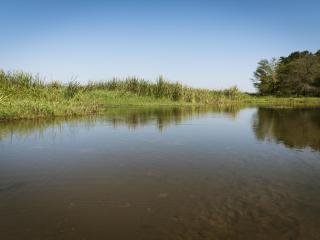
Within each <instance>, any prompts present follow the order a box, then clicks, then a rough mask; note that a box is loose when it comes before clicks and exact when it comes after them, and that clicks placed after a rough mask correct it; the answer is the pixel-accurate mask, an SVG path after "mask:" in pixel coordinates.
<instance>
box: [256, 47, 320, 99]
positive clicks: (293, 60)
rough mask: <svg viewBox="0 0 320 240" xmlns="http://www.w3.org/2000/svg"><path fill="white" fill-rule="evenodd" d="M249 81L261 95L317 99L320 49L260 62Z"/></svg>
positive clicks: (319, 78) (319, 88) (318, 92)
mask: <svg viewBox="0 0 320 240" xmlns="http://www.w3.org/2000/svg"><path fill="white" fill-rule="evenodd" d="M252 80H253V84H254V86H255V87H256V88H257V90H258V93H259V94H261V95H279V96H320V50H319V51H317V52H315V53H312V52H309V51H302V52H299V51H297V52H293V53H291V54H290V55H289V56H287V57H280V58H278V59H277V58H273V59H271V60H267V59H263V60H261V61H260V62H259V63H258V67H257V69H256V71H255V72H254V78H253V79H252Z"/></svg>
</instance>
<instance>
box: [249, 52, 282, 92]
mask: <svg viewBox="0 0 320 240" xmlns="http://www.w3.org/2000/svg"><path fill="white" fill-rule="evenodd" d="M277 65H278V60H277V59H275V58H273V59H271V60H270V61H269V60H267V59H263V60H261V61H260V62H258V67H257V69H256V71H255V72H254V78H253V79H252V81H253V85H254V86H255V87H256V88H257V89H258V91H259V93H260V94H262V95H266V94H276V92H277V88H278V80H277V76H276V68H277Z"/></svg>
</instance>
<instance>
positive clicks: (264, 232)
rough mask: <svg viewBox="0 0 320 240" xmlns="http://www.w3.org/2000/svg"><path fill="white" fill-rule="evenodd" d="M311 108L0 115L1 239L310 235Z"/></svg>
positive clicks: (314, 196)
mask: <svg viewBox="0 0 320 240" xmlns="http://www.w3.org/2000/svg"><path fill="white" fill-rule="evenodd" d="M318 112H319V109H268V108H241V107H228V108H208V107H184V108H127V109H123V108H110V109H108V110H107V111H106V113H105V115H103V116H89V117H83V118H69V119H63V118H60V119H52V120H33V121H19V122H6V123H5V122H2V123H0V214H1V220H0V239H6V240H16V239H17V240H20V239H24V240H28V239H31V240H33V239H77V240H78V239H139V240H140V239H141V240H143V239H146V240H158V239H159V240H160V239H161V240H162V239H165V240H167V239H168V240H171V239H172V240H175V239H196V240H197V239H199V240H200V239H201V240H202V239H208V240H209V239H210V240H211V239H268V240H269V239H308V240H309V239H311V240H313V239H314V240H315V239H320V231H319V226H320V161H319V159H320V152H319V140H320V134H319V133H320V132H319V127H320V126H319V122H320V116H319V113H318ZM262 140H267V141H262ZM297 149H299V150H298V151H297Z"/></svg>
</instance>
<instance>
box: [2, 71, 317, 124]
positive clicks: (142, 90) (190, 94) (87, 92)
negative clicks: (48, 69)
mask: <svg viewBox="0 0 320 240" xmlns="http://www.w3.org/2000/svg"><path fill="white" fill-rule="evenodd" d="M235 104H249V105H276V106H297V105H298V106H320V98H277V97H259V96H250V95H248V94H245V93H242V92H240V91H239V90H238V89H237V88H236V87H232V88H230V89H226V90H221V91H216V90H208V89H199V88H191V87H188V86H184V85H182V84H180V83H172V82H168V81H166V80H164V79H163V77H160V78H159V79H158V80H157V82H148V81H145V80H143V79H137V78H127V79H125V80H119V79H113V80H111V81H105V82H91V83H88V84H86V85H80V84H79V83H77V82H70V83H69V84H61V83H59V82H57V81H55V82H50V83H45V82H44V81H42V80H41V79H40V78H39V76H37V75H36V76H34V75H31V74H28V73H24V72H4V71H1V70H0V120H7V119H29V118H39V117H56V116H78V115H88V114H97V113H102V112H104V111H105V109H106V108H108V107H110V106H163V105H170V106H175V105H177V106H185V105H215V106H221V105H235Z"/></svg>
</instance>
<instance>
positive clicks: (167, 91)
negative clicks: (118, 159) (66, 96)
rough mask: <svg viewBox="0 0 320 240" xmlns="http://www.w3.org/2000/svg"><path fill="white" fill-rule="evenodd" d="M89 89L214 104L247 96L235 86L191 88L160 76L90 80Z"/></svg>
mask: <svg viewBox="0 0 320 240" xmlns="http://www.w3.org/2000/svg"><path fill="white" fill-rule="evenodd" d="M89 88H90V89H104V90H109V91H120V92H130V93H134V94H137V95H138V96H149V97H153V98H158V99H169V100H171V101H175V102H186V103H198V104H210V103H212V104H214V103H222V102H225V101H229V100H233V101H235V100H241V99H243V98H245V97H247V95H246V94H244V93H241V92H240V91H239V90H238V88H237V87H232V88H230V89H226V90H221V91H218V90H208V89H201V88H191V87H188V86H185V85H183V84H181V83H179V82H175V83H174V82H170V81H167V80H165V79H164V77H162V76H160V77H159V78H158V79H157V81H156V82H150V81H146V80H144V79H138V78H135V77H131V78H127V79H125V80H120V79H113V80H111V81H105V82H91V83H90V84H89Z"/></svg>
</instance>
